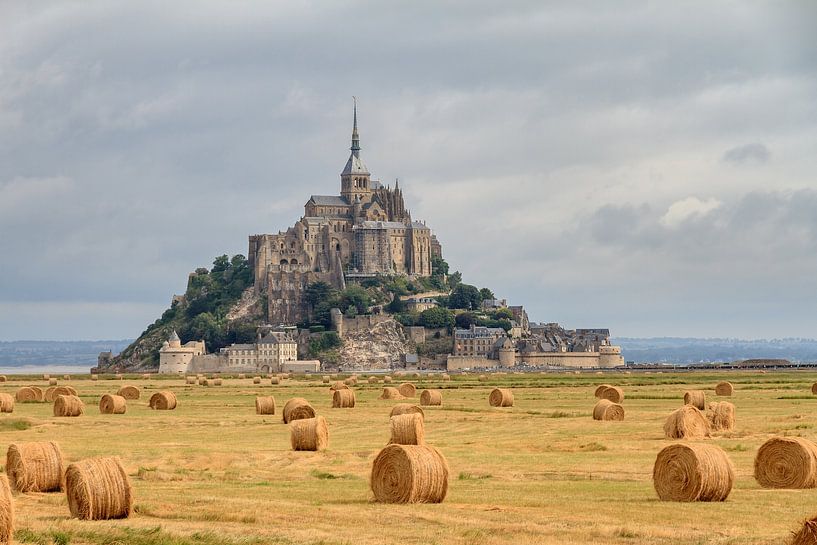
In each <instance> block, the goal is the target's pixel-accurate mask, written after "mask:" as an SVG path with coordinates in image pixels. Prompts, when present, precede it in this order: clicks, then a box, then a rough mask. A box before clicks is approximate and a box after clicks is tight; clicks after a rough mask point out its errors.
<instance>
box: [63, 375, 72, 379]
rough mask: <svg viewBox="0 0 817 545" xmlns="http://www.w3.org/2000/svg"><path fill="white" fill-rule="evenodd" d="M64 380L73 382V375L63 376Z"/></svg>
mask: <svg viewBox="0 0 817 545" xmlns="http://www.w3.org/2000/svg"><path fill="white" fill-rule="evenodd" d="M62 380H71V375H63V376H62Z"/></svg>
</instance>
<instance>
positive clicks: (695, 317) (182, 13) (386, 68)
mask: <svg viewBox="0 0 817 545" xmlns="http://www.w3.org/2000/svg"><path fill="white" fill-rule="evenodd" d="M352 95H356V96H357V97H359V122H360V135H361V145H362V148H363V150H362V156H363V158H364V159H365V161H366V163H367V165H368V166H369V169H370V170H371V171H372V175H373V177H374V178H378V179H380V180H382V181H383V182H384V183H393V181H394V179H396V178H399V179H400V183H401V187H403V188H404V193H405V197H406V201H407V202H406V204H407V206H408V207H409V208H410V209H411V211H412V215H413V216H414V218H415V219H421V220H425V221H427V222H428V224H429V226H430V227H431V228H432V229H433V230H434V232H435V233H436V234H437V237H438V238H439V240H440V241H441V242H442V244H443V252H444V256H445V258H446V259H447V260H448V261H449V263H450V264H451V266H452V268H453V269H459V270H461V271H462V272H463V276H464V278H465V281H466V282H469V283H473V284H476V285H478V286H480V287H482V286H489V287H491V288H492V289H493V290H494V291H495V292H496V294H497V295H499V296H502V297H506V298H508V300H509V302H512V303H513V304H524V305H525V307H526V308H527V309H528V313H529V314H530V316H531V319H533V320H536V321H558V322H560V323H562V324H563V325H565V326H567V327H571V328H575V327H609V328H610V329H611V331H612V333H613V335H614V336H664V335H666V336H705V337H714V336H733V337H741V338H758V337H767V338H771V337H789V336H803V337H817V2H812V1H810V0H802V1H801V2H798V1H791V2H777V1H769V2H760V1H750V0H747V1H740V2H738V1H735V2H713V1H711V0H706V1H701V2H694V1H690V2H669V1H668V2H642V1H616V2H609V1H606V0H599V1H596V2H589V1H585V2H582V1H575V2H574V1H570V2H561V3H555V2H554V3H550V2H541V1H530V2H496V1H495V0H491V1H485V2H477V1H473V0H469V1H467V2H466V1H463V2H440V1H438V0H435V1H429V2H418V1H412V2H403V3H393V2H383V1H376V0H375V1H371V2H348V3H345V4H344V3H342V2H335V1H327V2H236V1H229V2H228V1H225V2H201V1H181V0H174V1H172V2H167V1H157V2H151V1H139V2H112V1H104V2H103V1H100V2H46V1H38V2H14V1H11V0H5V1H0V340H11V339H101V338H123V337H135V336H137V335H138V334H139V333H140V332H141V331H142V330H143V329H144V327H145V326H146V325H147V324H148V323H150V322H152V321H153V320H154V319H156V318H157V317H158V316H159V315H160V314H161V312H162V311H163V310H164V309H165V308H166V307H167V306H168V305H169V302H170V298H171V295H172V294H174V293H182V292H183V291H184V289H185V285H186V279H187V274H188V272H190V271H192V270H193V269H195V268H196V267H199V266H209V265H210V264H211V262H212V260H213V257H215V256H217V255H220V254H223V253H229V254H236V253H242V254H245V255H246V252H247V235H249V234H255V233H275V232H278V230H282V229H286V228H287V227H288V226H290V225H292V224H293V223H294V222H295V221H296V220H297V219H298V218H299V217H300V216H301V215H302V214H303V204H304V203H305V202H306V200H307V199H308V197H309V195H310V194H324V195H331V194H338V192H339V188H340V179H339V173H340V171H341V169H342V168H343V165H344V164H345V162H346V159H347V157H348V154H349V151H348V148H349V138H350V131H351V113H352V112H351V106H352V99H351V97H352Z"/></svg>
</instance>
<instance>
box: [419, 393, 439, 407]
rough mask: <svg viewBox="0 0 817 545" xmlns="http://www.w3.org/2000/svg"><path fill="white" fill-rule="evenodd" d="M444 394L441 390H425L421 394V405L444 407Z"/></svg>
mask: <svg viewBox="0 0 817 545" xmlns="http://www.w3.org/2000/svg"><path fill="white" fill-rule="evenodd" d="M442 404H443V393H442V392H441V391H439V390H423V391H422V392H420V405H442Z"/></svg>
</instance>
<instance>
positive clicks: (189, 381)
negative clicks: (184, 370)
mask: <svg viewBox="0 0 817 545" xmlns="http://www.w3.org/2000/svg"><path fill="white" fill-rule="evenodd" d="M184 383H185V384H195V383H196V377H185V378H184Z"/></svg>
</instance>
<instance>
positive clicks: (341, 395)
mask: <svg viewBox="0 0 817 545" xmlns="http://www.w3.org/2000/svg"><path fill="white" fill-rule="evenodd" d="M354 406H355V391H354V390H335V392H334V393H333V394H332V408H333V409H351V408H353V407H354Z"/></svg>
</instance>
